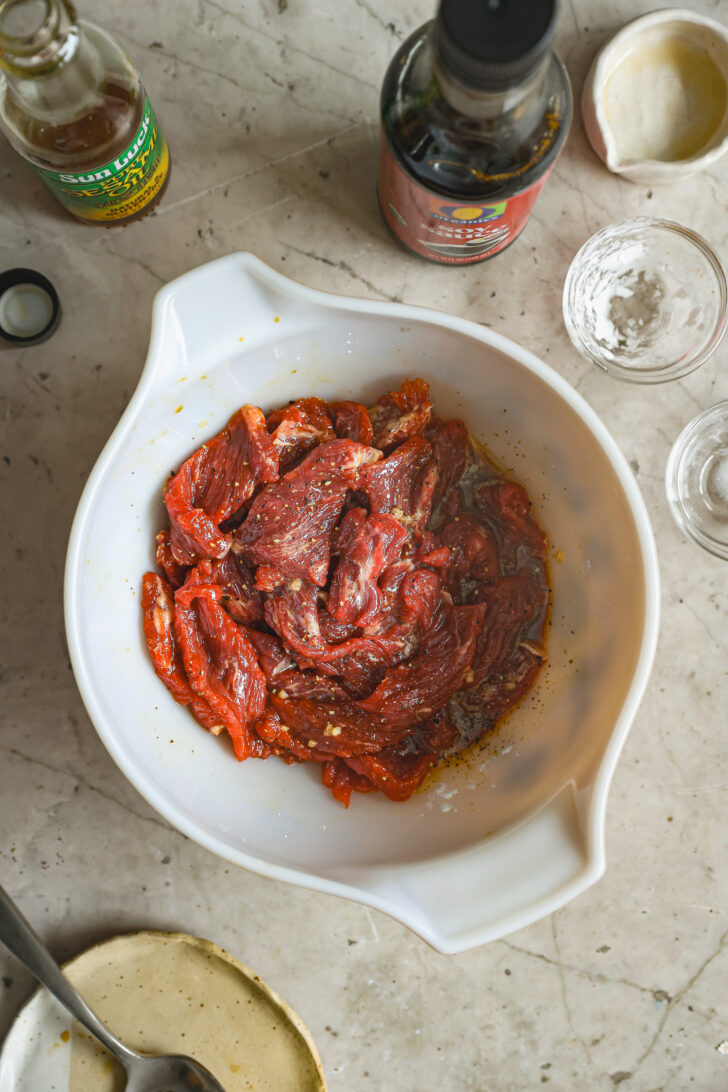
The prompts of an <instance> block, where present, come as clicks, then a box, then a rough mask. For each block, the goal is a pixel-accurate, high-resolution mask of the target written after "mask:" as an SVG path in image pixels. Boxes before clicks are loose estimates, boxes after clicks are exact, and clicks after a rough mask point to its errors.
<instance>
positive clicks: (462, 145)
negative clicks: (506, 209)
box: [380, 24, 571, 260]
mask: <svg viewBox="0 0 728 1092" xmlns="http://www.w3.org/2000/svg"><path fill="white" fill-rule="evenodd" d="M431 30H432V24H427V25H426V26H424V27H421V28H420V29H419V30H418V31H416V32H415V33H414V34H413V35H412V36H411V37H410V38H409V39H408V40H407V41H406V42H405V43H404V44H403V46H402V47H401V49H400V50H399V51H398V53H397V54H396V55H395V57H394V58H393V60H392V62H391V64H390V66H389V69H388V71H387V74H386V77H385V80H384V84H383V87H382V99H381V113H382V129H383V135H384V140H385V141H386V146H387V149H388V151H389V152H390V153H391V155H392V156H393V158H394V160H395V161H396V163H397V164H398V166H399V167H400V168H401V169H402V171H404V173H405V174H406V175H407V177H408V178H409V179H410V180H411V181H412V182H414V183H416V184H417V186H419V187H423V188H425V189H426V190H427V191H429V192H431V193H434V194H437V195H441V196H442V197H444V198H449V199H451V200H452V202H453V204H454V205H461V204H466V203H467V202H471V203H472V204H473V205H475V206H478V205H480V204H482V203H483V202H489V203H491V204H493V203H502V202H504V201H508V200H509V199H511V198H513V197H515V196H517V195H519V194H522V193H523V192H524V191H525V190H527V189H529V188H530V187H533V186H534V185H535V184H536V183H538V182H539V181H540V180H542V179H544V177H545V175H546V174H547V173H548V171H549V170H550V168H551V167H552V166H553V164H554V162H555V160H556V158H557V156H558V154H559V152H560V151H561V148H562V146H563V143H564V141H565V139H566V135H567V132H568V128H569V123H570V120H571V92H570V87H569V81H568V77H567V76H566V73H565V71H564V69H563V66H562V65H561V62H560V61H559V60H558V58H557V57H556V55H555V54H554V53H553V52H549V53H547V54H546V55H545V56H544V57H543V58H542V60H541V62H540V64H539V65H538V67H537V69H536V71H535V72H534V73H533V74H531V75H530V76H529V79H528V81H527V82H526V83H524V85H523V86H520V87H516V88H511V89H509V90H506V91H502V92H496V93H483V92H473V91H471V90H469V89H468V88H465V87H463V86H462V85H459V84H458V83H457V82H456V81H451V80H449V79H448V77H447V74H446V73H444V72H442V71H441V70H438V65H437V58H436V56H435V50H434V47H433V44H432V33H431ZM382 188H383V187H382V184H381V177H380V204H381V205H382V211H383V214H384V215H385V219H387V221H388V223H390V227H392V226H393V225H392V223H391V222H390V220H391V218H390V217H388V216H387V214H386V210H385V207H384V206H385V200H384V199H383V194H382ZM384 196H385V197H386V195H384ZM466 211H467V210H466ZM473 211H475V210H473ZM403 218H404V219H408V217H406V215H405V216H404V217H403ZM395 223H396V217H395ZM394 230H395V233H396V234H397V236H398V238H399V240H400V242H403V243H404V245H405V246H407V245H408V240H407V239H404V238H402V234H403V233H401V232H400V231H398V230H397V228H396V226H395V228H394ZM516 234H517V232H515V233H514V234H512V236H511V237H510V238H509V239H508V242H512V241H513V239H514V238H515V236H516ZM443 245H445V244H443ZM410 249H415V252H416V253H421V250H420V249H418V248H416V247H415V248H413V247H411V246H410ZM501 249H502V248H501ZM422 256H423V257H432V255H428V254H422ZM488 256H490V255H489V254H488V253H484V254H483V255H482V257H488ZM434 260H437V258H434Z"/></svg>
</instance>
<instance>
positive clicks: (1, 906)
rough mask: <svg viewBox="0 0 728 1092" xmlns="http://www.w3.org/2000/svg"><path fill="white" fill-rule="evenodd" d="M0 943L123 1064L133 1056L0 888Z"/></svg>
mask: <svg viewBox="0 0 728 1092" xmlns="http://www.w3.org/2000/svg"><path fill="white" fill-rule="evenodd" d="M0 941H1V942H2V943H3V944H4V945H5V947H6V948H7V949H8V950H9V951H11V952H12V953H13V955H14V956H15V957H16V959H19V960H20V962H21V963H24V964H25V966H26V967H27V968H28V970H29V971H30V973H31V974H32V975H33V976H34V977H35V978H37V979H38V981H39V982H40V983H42V985H44V986H45V987H46V989H47V990H49V991H50V993H52V994H53V996H54V997H55V998H56V1000H57V1001H60V1003H61V1004H62V1005H63V1007H64V1008H66V1009H67V1010H68V1011H69V1012H70V1014H71V1016H74V1017H75V1018H76V1020H78V1022H79V1024H83V1026H84V1027H85V1028H86V1030H87V1031H90V1032H91V1034H92V1035H93V1036H94V1037H95V1038H96V1039H98V1040H99V1042H100V1043H101V1044H102V1045H103V1046H105V1047H106V1049H107V1050H108V1051H110V1052H111V1053H112V1054H113V1055H115V1057H117V1058H118V1059H119V1061H120V1062H121V1063H122V1064H126V1063H127V1062H128V1061H130V1060H132V1059H133V1058H135V1057H136V1055H135V1054H134V1053H133V1051H130V1050H128V1049H127V1047H125V1046H124V1044H123V1043H120V1042H119V1040H118V1039H117V1038H116V1037H115V1036H114V1035H112V1034H111V1032H110V1031H108V1029H107V1028H106V1027H104V1025H103V1024H102V1023H101V1021H100V1020H99V1018H98V1016H96V1014H95V1013H93V1012H92V1011H91V1009H90V1008H89V1007H88V1005H87V1004H86V1002H85V1001H84V1000H83V998H82V997H81V996H80V994H78V993H76V991H75V989H74V988H73V986H72V985H71V983H70V982H69V981H68V979H67V978H66V976H65V975H64V974H63V973H62V971H61V970H60V968H59V966H58V964H57V963H56V962H55V960H54V959H53V957H52V955H51V954H50V952H49V951H48V949H47V948H46V947H45V945H44V944H43V943H42V941H40V940H39V939H38V937H37V936H36V935H35V933H34V932H33V929H32V928H31V926H30V925H29V924H28V922H27V921H26V920H25V918H24V917H23V915H22V914H21V913H20V910H19V909H18V907H17V906H16V905H15V903H14V902H13V900H12V899H11V898H10V896H9V895H8V894H7V892H6V891H5V890H4V889H3V888H2V887H0Z"/></svg>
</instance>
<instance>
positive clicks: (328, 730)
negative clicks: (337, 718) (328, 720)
mask: <svg viewBox="0 0 728 1092" xmlns="http://www.w3.org/2000/svg"><path fill="white" fill-rule="evenodd" d="M324 735H325V736H340V735H341V728H340V727H339V725H338V724H327V725H326V727H325V728H324Z"/></svg>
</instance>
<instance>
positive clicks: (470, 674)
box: [465, 667, 475, 686]
mask: <svg viewBox="0 0 728 1092" xmlns="http://www.w3.org/2000/svg"><path fill="white" fill-rule="evenodd" d="M474 679H475V675H474V674H473V669H472V667H471V668H470V670H469V671H468V673H467V675H466V676H465V681H466V683H467V684H468V686H470V685H471V683H472V682H473V681H474Z"/></svg>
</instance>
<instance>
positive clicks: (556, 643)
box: [65, 254, 658, 952]
mask: <svg viewBox="0 0 728 1092" xmlns="http://www.w3.org/2000/svg"><path fill="white" fill-rule="evenodd" d="M415 375H420V376H422V377H423V378H425V379H426V380H427V381H428V382H429V383H430V384H431V387H432V392H433V401H434V404H435V407H436V409H437V411H438V412H439V413H440V414H441V415H442V416H444V417H447V416H457V417H462V418H464V419H465V421H466V423H467V424H468V426H469V428H470V430H471V432H473V433H474V435H475V436H476V437H477V438H478V439H481V440H483V441H484V442H485V443H486V444H487V446H488V447H489V449H490V451H491V452H492V454H493V455H494V456H495V458H496V459H497V460H498V461H499V463H500V465H501V466H502V467H503V468H504V469H505V470H507V471H510V472H511V473H512V474H513V475H514V476H515V477H517V478H518V479H519V480H520V481H522V482H523V483H524V485H525V486H526V487H527V489H528V490H529V492H530V495H531V497H532V499H533V501H534V504H535V507H536V511H537V514H538V517H539V519H540V520H541V522H542V524H543V526H544V527H545V528H546V530H547V531H548V533H549V536H550V539H551V546H552V551H553V553H554V558H553V560H552V585H553V602H554V606H553V610H552V614H551V622H552V625H551V628H550V634H549V639H548V646H547V647H548V652H549V657H550V658H549V662H548V665H547V666H546V667H545V668H544V670H543V671H542V672H541V674H540V676H539V679H538V681H537V684H536V686H535V687H534V688H533V690H532V691H531V692H530V694H529V695H528V696H527V698H526V699H525V700H524V702H523V703H522V704H521V705H520V706H519V707H518V708H517V709H516V710H515V712H514V713H512V715H511V716H510V718H509V719H508V720H507V721H506V722H505V723H504V724H503V725H502V726H501V727H500V728H499V729H498V730H497V731H496V732H495V733H494V734H492V735H491V736H490V737H489V739H488V741H487V742H486V743H485V745H484V746H483V747H482V749H481V750H480V751H478V752H477V753H476V754H474V755H473V756H471V757H470V758H468V760H467V761H461V762H460V763H458V764H455V765H451V766H446V767H445V768H444V769H442V770H438V771H437V772H436V773H435V774H434V775H433V776H432V777H431V778H430V779H429V780H428V782H427V783H426V784H425V786H424V787H423V788H422V789H421V790H420V791H419V792H417V793H416V794H415V795H414V796H413V797H412V799H411V800H409V801H407V802H406V803H397V804H395V803H391V802H390V801H388V800H386V799H385V798H384V797H383V796H381V795H380V794H374V795H371V796H361V795H356V794H355V795H354V796H353V799H352V803H351V807H350V808H349V809H348V810H345V809H344V808H343V807H341V805H340V804H338V803H337V802H336V801H335V800H334V799H333V797H332V796H331V795H330V793H329V792H328V791H326V790H324V788H323V787H322V786H321V784H320V773H319V769H318V766H314V764H306V765H303V766H297V767H288V766H286V765H285V764H284V763H283V762H281V761H277V760H273V759H269V760H268V761H266V762H260V761H254V760H249V761H247V762H244V763H238V762H236V761H235V759H234V758H233V756H232V751H231V750H230V749H229V748H228V746H227V745H226V743H225V741H224V740H223V739H222V738H215V737H214V736H212V735H209V734H208V733H206V732H205V731H204V730H203V729H202V728H201V727H200V726H199V725H198V724H197V723H196V722H195V721H194V720H193V719H192V717H191V715H190V714H189V713H188V711H187V710H186V709H184V708H182V707H181V706H179V705H177V704H176V703H175V702H174V700H173V699H172V698H171V696H170V695H169V694H168V693H167V691H166V690H165V688H164V686H163V685H162V683H161V682H160V681H159V680H158V679H157V677H156V676H155V674H154V671H153V669H152V664H151V662H150V659H149V656H148V654H147V650H146V647H145V643H144V637H143V633H142V625H141V578H142V573H143V572H144V571H145V570H146V569H148V568H150V567H153V566H154V536H155V533H156V531H157V530H158V529H159V528H160V527H162V526H163V525H164V522H165V519H164V517H165V512H164V508H163V504H162V488H163V486H164V483H165V480H166V478H167V476H168V475H169V473H170V471H171V470H172V469H173V468H174V467H177V466H179V464H180V463H181V462H182V461H183V459H184V458H185V457H186V456H187V455H188V454H189V453H190V452H192V451H193V450H194V448H195V447H196V446H197V445H199V444H200V443H201V442H203V441H204V440H205V439H207V438H209V437H211V436H212V435H213V434H214V433H215V432H216V431H217V430H219V429H220V428H221V427H222V426H223V425H224V424H225V423H226V421H227V420H228V418H229V417H230V416H231V414H232V413H233V412H234V411H235V410H236V409H237V408H238V407H239V406H240V405H242V404H243V403H245V402H252V403H255V404H258V405H260V406H262V407H263V409H264V410H269V409H271V408H273V407H274V406H278V405H280V404H283V403H285V402H286V401H287V400H288V399H291V398H297V397H301V396H304V395H310V394H316V395H320V396H322V397H323V398H327V399H335V398H339V399H340V398H355V399H360V400H361V401H363V402H365V403H371V401H373V400H375V399H376V398H377V397H378V396H379V395H380V394H381V393H382V392H383V391H386V390H388V389H391V388H392V386H394V385H398V384H399V383H400V381H401V379H402V378H403V377H404V376H410V377H412V376H415ZM65 601H66V626H67V635H68V643H69V647H70V651H71V657H72V661H73V666H74V670H75V673H76V679H77V681H78V685H79V688H80V690H81V694H82V696H83V699H84V702H85V703H86V707H87V709H88V712H89V715H90V717H91V719H92V721H93V723H94V724H95V726H96V728H97V730H98V732H99V735H100V736H101V738H102V740H103V741H104V743H105V744H106V747H107V748H108V750H109V751H110V753H111V755H112V757H113V758H114V760H115V761H116V762H117V764H118V765H119V767H120V768H121V770H122V771H123V772H124V773H125V774H126V776H127V777H128V778H129V780H130V781H131V782H132V783H133V784H134V785H135V786H136V788H137V789H138V790H139V792H140V793H142V795H143V796H144V797H145V798H146V799H147V800H148V801H149V802H150V803H151V804H152V805H153V806H154V807H155V808H156V809H157V810H158V811H159V812H160V813H161V814H162V815H163V816H164V817H165V818H166V819H167V820H168V821H169V822H170V823H172V824H173V825H174V826H175V827H177V828H178V829H179V830H181V831H183V832H184V833H185V834H186V835H188V836H189V837H190V838H193V839H194V840H196V841H197V842H199V843H200V844H201V845H203V846H206V847H207V848H208V849H210V850H211V851H212V852H213V853H217V854H218V855H219V856H221V857H223V858H226V859H227V860H229V861H233V862H234V863H236V864H238V865H242V866H243V867H245V868H249V869H251V870H253V871H255V872H259V873H261V874H263V875H266V876H270V877H274V878H276V879H279V880H284V881H286V882H289V883H296V884H301V885H303V886H306V887H310V888H314V889H316V890H319V891H326V892H330V893H333V894H339V895H344V896H347V897H348V898H351V899H356V900H358V901H360V902H363V903H366V904H367V905H369V906H372V907H376V908H377V909H379V910H383V911H385V912H386V913H388V914H390V915H392V916H393V917H394V918H397V919H398V920H399V921H401V922H404V923H405V924H406V925H408V926H409V927H410V928H411V929H413V930H414V931H415V932H416V933H418V934H419V935H420V936H421V937H423V938H424V939H425V940H427V941H428V942H429V943H430V944H431V945H433V946H434V947H435V948H437V949H439V950H440V951H442V952H458V951H461V950H463V949H465V948H468V947H472V946H474V945H476V944H481V943H483V942H485V941H487V940H491V939H494V938H497V937H501V936H503V935H505V934H506V933H509V932H511V931H513V930H515V929H518V928H520V927H521V926H524V925H527V924H528V923H530V922H532V921H535V920H536V919H538V918H540V917H542V916H544V915H546V914H548V913H550V912H551V911H553V910H555V909H557V908H558V907H559V906H562V905H563V904H564V903H565V902H567V901H568V900H569V899H571V898H573V897H574V896H575V895H577V894H579V893H580V892H581V891H583V890H584V889H585V888H587V887H588V886H589V885H590V884H592V883H594V881H595V880H597V879H598V878H599V876H600V875H601V874H602V872H603V871H604V867H605V858H604V820H605V809H606V800H607V791H608V788H609V783H610V780H611V777H612V774H613V772H614V767H615V764H616V762H617V758H618V756H619V752H620V750H621V748H622V745H623V743H624V740H625V737H626V735H627V732H628V730H629V727H630V725H631V723H632V720H633V718H634V716H635V713H636V711H637V707H638V705H639V701H640V699H641V697H642V694H643V691H644V689H645V685H646V683H647V679H648V675H649V671H650V667H651V663H652V659H653V655H654V649H655V643H656V638H657V628H658V569H657V558H656V552H655V547H654V542H653V537H652V532H651V529H650V525H649V520H648V516H647V513H646V510H645V507H644V504H643V502H642V499H641V497H640V494H639V491H638V489H637V485H636V483H635V481H634V478H633V476H632V474H631V472H630V470H629V468H628V466H627V464H626V462H625V459H624V457H623V456H622V454H621V453H620V451H619V449H618V447H617V445H616V444H615V442H614V440H613V439H612V438H611V436H610V435H609V433H608V432H607V430H606V429H605V428H604V426H603V425H602V423H601V422H600V420H599V419H598V417H597V416H596V415H595V414H594V412H593V411H592V410H591V409H590V408H589V406H588V405H587V404H586V402H584V401H583V399H582V398H581V397H580V396H579V395H578V394H576V393H575V392H574V391H573V390H572V388H571V387H570V386H569V385H568V384H567V383H566V382H565V381H564V380H563V379H561V378H560V377H559V376H558V375H557V374H556V373H555V372H554V371H552V370H551V369H550V368H548V367H547V366H546V365H545V364H543V363H541V361H540V360H537V359H536V357H534V356H532V355H531V354H530V353H528V352H526V350H524V349H522V348H520V347H519V346H518V345H516V344H514V343H513V342H511V341H508V340H507V339H506V338H503V337H500V336H499V335H498V334H495V333H492V332H491V331H490V330H488V329H486V328H483V327H481V326H478V325H476V324H475V323H472V322H466V321H463V320H462V319H458V318H453V317H451V316H448V315H442V314H439V313H437V312H434V311H428V310H424V309H420V308H415V307H406V306H402V305H399V304H392V303H379V302H374V301H371V300H356V299H349V298H346V297H339V296H332V295H325V294H323V293H321V292H317V291H314V290H312V289H310V288H306V287H303V286H301V285H298V284H295V283H294V282H292V281H290V280H288V279H287V278H285V277H283V276H281V275H280V274H278V273H275V272H274V271H273V270H272V269H269V268H268V267H267V266H266V265H264V264H263V263H262V262H261V261H259V260H258V259H257V258H255V257H253V256H252V255H250V254H232V255H230V256H229V257H226V258H221V259H219V260H218V261H215V262H212V263H210V264H209V265H205V266H202V267H201V268H200V269H196V270H193V271H192V272H191V273H188V274H186V275H185V276H183V277H180V278H179V280H176V281H173V282H172V283H171V284H169V285H167V286H166V287H165V288H163V289H162V290H161V291H160V292H159V293H158V295H157V298H156V300H155V304H154V316H153V323H152V334H151V343H150V348H149V355H148V358H147V362H146V366H145V368H144V371H143V374H142V377H141V379H140V381H139V386H138V387H137V390H136V392H135V394H134V396H133V398H132V400H131V402H130V404H129V406H128V408H127V410H126V412H125V413H124V415H123V417H122V419H121V421H120V422H119V424H118V426H117V428H116V429H115V431H114V433H113V435H112V437H111V439H110V440H109V442H108V444H107V446H106V448H105V449H104V451H103V453H102V455H101V456H100V458H99V460H98V463H97V465H96V467H95V468H94V470H93V473H92V474H91V476H90V478H89V481H88V484H87V486H86V488H85V490H84V493H83V497H82V498H81V502H80V504H79V508H78V512H77V514H76V519H75V522H74V525H73V529H72V533H71V539H70V544H69V549H68V558H67V565H66V584H65Z"/></svg>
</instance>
